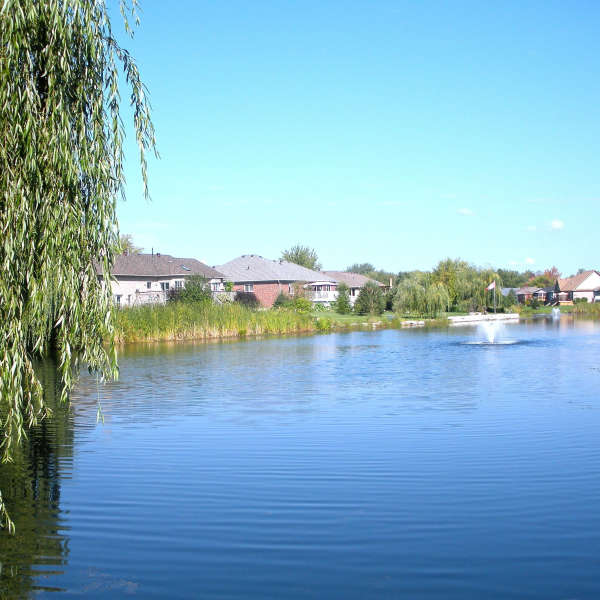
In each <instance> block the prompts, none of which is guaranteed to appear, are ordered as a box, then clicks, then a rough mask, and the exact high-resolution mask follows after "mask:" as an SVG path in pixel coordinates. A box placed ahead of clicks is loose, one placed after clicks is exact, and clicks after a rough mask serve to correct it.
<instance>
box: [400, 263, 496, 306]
mask: <svg viewBox="0 0 600 600" xmlns="http://www.w3.org/2000/svg"><path fill="white" fill-rule="evenodd" d="M492 281H495V282H496V294H497V297H496V303H497V306H501V302H502V295H501V293H500V287H501V286H502V278H501V277H500V276H499V274H498V273H497V272H495V271H494V270H492V269H478V268H476V267H474V266H473V265H470V264H469V263H467V262H465V261H462V260H459V259H456V260H453V259H446V260H443V261H440V262H439V263H438V265H437V266H436V268H435V269H434V270H433V271H432V272H431V273H422V272H419V271H415V272H414V273H412V274H410V275H408V276H405V277H402V278H401V279H400V280H399V282H398V285H397V286H396V289H395V291H394V310H396V311H397V312H400V313H405V314H414V315H423V316H438V315H440V314H441V313H443V312H446V311H447V312H469V311H475V310H483V309H485V308H486V306H491V305H492V302H493V300H492V298H493V295H492V293H491V292H489V291H486V288H487V286H488V285H489V284H490V283H492Z"/></svg>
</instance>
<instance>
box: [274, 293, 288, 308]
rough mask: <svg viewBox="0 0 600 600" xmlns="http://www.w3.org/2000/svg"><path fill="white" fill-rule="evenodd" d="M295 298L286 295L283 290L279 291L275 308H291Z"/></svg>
mask: <svg viewBox="0 0 600 600" xmlns="http://www.w3.org/2000/svg"><path fill="white" fill-rule="evenodd" d="M292 304H293V300H292V299H291V298H290V297H289V296H286V295H285V294H284V293H283V292H279V296H277V298H275V302H273V308H291V306H292Z"/></svg>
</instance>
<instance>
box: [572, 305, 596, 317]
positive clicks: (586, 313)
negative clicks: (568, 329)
mask: <svg viewBox="0 0 600 600" xmlns="http://www.w3.org/2000/svg"><path fill="white" fill-rule="evenodd" d="M571 314H572V315H579V316H582V317H596V318H600V302H594V303H589V302H578V303H577V304H574V305H573V309H572V310H571Z"/></svg>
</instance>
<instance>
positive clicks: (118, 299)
mask: <svg viewBox="0 0 600 600" xmlns="http://www.w3.org/2000/svg"><path fill="white" fill-rule="evenodd" d="M115 304H116V305H117V306H119V307H120V306H121V296H115Z"/></svg>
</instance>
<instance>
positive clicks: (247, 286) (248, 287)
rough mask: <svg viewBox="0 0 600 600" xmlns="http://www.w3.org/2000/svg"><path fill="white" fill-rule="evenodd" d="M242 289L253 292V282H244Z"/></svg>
mask: <svg viewBox="0 0 600 600" xmlns="http://www.w3.org/2000/svg"><path fill="white" fill-rule="evenodd" d="M244 291H245V292H253V291H254V284H253V283H245V284H244Z"/></svg>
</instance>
